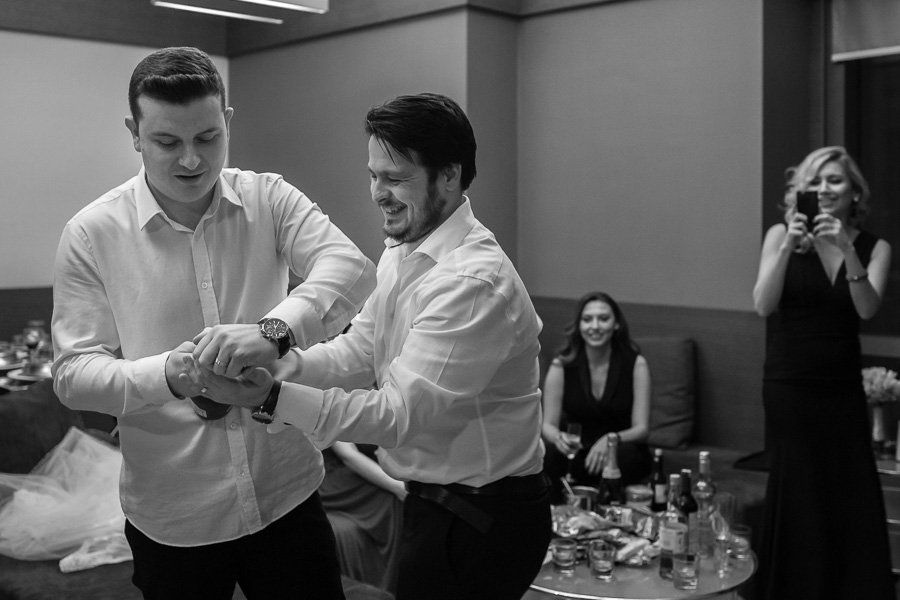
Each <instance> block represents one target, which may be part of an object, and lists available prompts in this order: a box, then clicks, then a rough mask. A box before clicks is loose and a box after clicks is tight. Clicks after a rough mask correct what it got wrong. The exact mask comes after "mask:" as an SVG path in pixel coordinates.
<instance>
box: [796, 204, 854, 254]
mask: <svg viewBox="0 0 900 600" xmlns="http://www.w3.org/2000/svg"><path fill="white" fill-rule="evenodd" d="M787 234H788V239H789V241H790V242H789V243H790V244H791V249H794V248H796V247H797V246H798V245H799V244H800V242H801V240H802V239H803V238H804V237H806V236H809V237H810V238H811V240H810V241H815V240H822V241H825V242H828V243H831V244H833V245H835V246H837V247H838V248H840V249H842V250H843V249H845V248H847V247H849V246H852V242H851V241H850V236H848V235H847V230H846V228H845V227H844V224H843V222H841V220H840V219H838V218H837V217H835V216H834V215H832V214H830V213H827V212H821V213H819V214H817V215H816V217H815V220H814V222H813V223H808V222H807V217H806V215H804V214H803V213H801V212H797V213H795V214H794V217H793V218H792V219H791V221H790V222H789V223H788V230H787Z"/></svg>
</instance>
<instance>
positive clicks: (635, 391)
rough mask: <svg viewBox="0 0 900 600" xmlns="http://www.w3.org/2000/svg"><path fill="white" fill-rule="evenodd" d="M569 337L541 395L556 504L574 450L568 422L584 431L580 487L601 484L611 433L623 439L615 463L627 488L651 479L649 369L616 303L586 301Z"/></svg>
mask: <svg viewBox="0 0 900 600" xmlns="http://www.w3.org/2000/svg"><path fill="white" fill-rule="evenodd" d="M566 333H567V334H568V339H567V341H566V345H565V347H564V348H563V349H562V351H561V352H560V353H559V355H558V356H557V357H556V358H555V359H554V360H553V362H552V364H551V365H550V368H549V370H548V371H547V376H546V378H545V380H544V390H543V392H544V395H543V407H544V419H543V425H542V431H541V433H542V436H543V439H544V443H545V444H546V446H547V455H546V457H545V463H544V468H545V471H546V472H547V474H548V475H549V476H550V478H551V479H552V481H553V483H554V491H555V494H554V496H555V497H554V502H555V503H559V502H561V501H562V500H563V494H562V486H561V481H560V479H561V478H562V477H563V476H565V474H566V472H567V467H568V459H567V458H566V454H567V453H569V452H571V451H574V450H575V449H577V445H575V444H573V441H572V440H571V439H570V438H569V436H568V435H567V434H566V426H567V424H568V423H580V424H581V444H582V447H583V448H584V450H581V451H579V452H578V454H577V455H576V456H575V458H574V459H573V460H572V465H571V473H572V475H573V476H574V479H575V483H577V484H581V485H593V486H596V485H597V483H598V482H599V480H600V476H601V471H602V469H603V464H604V461H605V459H606V448H607V445H606V444H607V438H608V434H609V433H611V432H616V433H618V434H619V438H620V442H619V450H618V455H617V457H618V464H619V469H620V470H621V472H622V480H623V482H624V483H625V484H626V485H628V484H631V483H637V482H639V481H640V480H641V479H643V478H644V477H646V476H647V475H648V474H649V472H650V467H651V457H650V451H649V449H648V448H647V444H646V439H647V432H648V428H649V420H650V370H649V369H648V367H647V361H646V360H645V359H644V357H643V356H641V355H640V350H639V348H638V347H637V345H636V344H635V343H634V342H633V341H632V340H631V337H630V336H629V334H628V324H627V323H626V321H625V316H624V315H623V314H622V311H621V310H620V309H619V306H618V304H616V302H615V301H614V300H613V299H612V298H611V297H610V296H609V295H607V294H605V293H603V292H592V293H589V294H586V295H585V296H583V297H582V298H581V300H579V302H578V307H577V310H576V312H575V316H574V319H573V322H572V324H571V325H569V327H568V328H567V330H566Z"/></svg>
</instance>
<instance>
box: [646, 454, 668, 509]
mask: <svg viewBox="0 0 900 600" xmlns="http://www.w3.org/2000/svg"><path fill="white" fill-rule="evenodd" d="M650 489H651V490H653V499H652V500H651V502H650V510H652V511H653V512H660V511H663V510H665V509H666V500H667V499H668V492H669V484H668V482H667V481H666V475H665V473H664V472H663V452H662V448H657V449H656V450H654V451H653V470H652V471H651V472H650Z"/></svg>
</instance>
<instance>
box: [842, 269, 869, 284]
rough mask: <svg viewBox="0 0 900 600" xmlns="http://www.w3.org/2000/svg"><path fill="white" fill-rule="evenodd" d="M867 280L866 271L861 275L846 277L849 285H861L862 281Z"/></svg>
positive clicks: (867, 274)
mask: <svg viewBox="0 0 900 600" xmlns="http://www.w3.org/2000/svg"><path fill="white" fill-rule="evenodd" d="M868 279H869V272H868V271H866V272H865V273H863V274H861V275H847V281H849V282H850V283H861V282H863V281H868Z"/></svg>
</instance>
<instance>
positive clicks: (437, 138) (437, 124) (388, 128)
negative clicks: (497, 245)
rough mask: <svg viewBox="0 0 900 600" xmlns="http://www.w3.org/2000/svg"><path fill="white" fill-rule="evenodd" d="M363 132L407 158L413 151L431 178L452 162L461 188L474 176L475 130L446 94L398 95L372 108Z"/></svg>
mask: <svg viewBox="0 0 900 600" xmlns="http://www.w3.org/2000/svg"><path fill="white" fill-rule="evenodd" d="M366 134H368V135H370V136H375V138H376V139H378V140H379V141H380V142H382V143H385V144H387V145H388V146H390V149H393V150H396V151H397V153H398V154H400V155H401V156H402V157H403V158H405V159H406V160H408V161H410V162H415V161H414V160H413V157H412V152H413V151H414V152H415V153H416V155H417V156H418V158H419V162H420V163H421V164H422V166H423V167H425V169H426V170H428V172H429V174H430V176H431V178H432V179H433V178H434V176H435V175H436V173H437V172H438V171H440V170H441V169H443V168H445V167H448V166H450V165H451V164H458V165H460V168H461V171H462V172H461V175H460V184H461V185H462V189H463V190H466V189H468V187H469V185H470V184H471V183H472V180H473V179H475V150H476V147H477V144H476V143H475V133H474V132H473V131H472V125H471V124H470V123H469V119H468V117H466V113H464V112H463V110H462V109H461V108H460V107H459V105H458V104H457V103H456V102H454V101H453V100H452V99H450V98H448V97H447V96H442V95H440V94H430V93H425V94H417V95H414V96H399V97H397V98H394V99H393V100H389V101H388V102H385V103H384V104H382V105H381V106H376V107H374V108H371V109H369V112H368V114H367V115H366Z"/></svg>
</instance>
